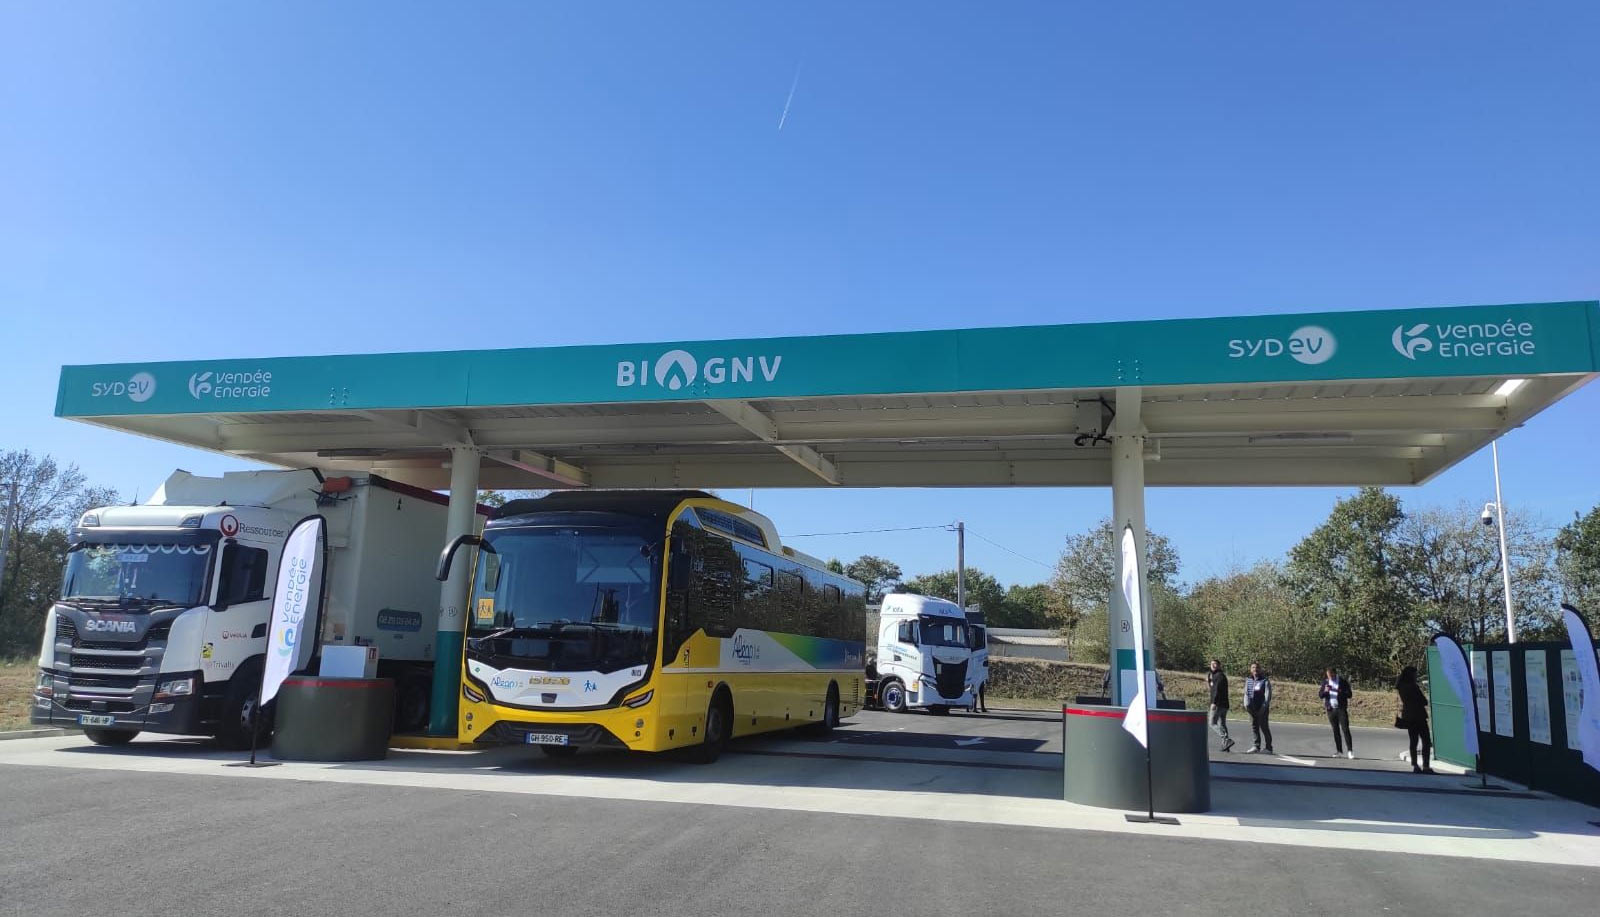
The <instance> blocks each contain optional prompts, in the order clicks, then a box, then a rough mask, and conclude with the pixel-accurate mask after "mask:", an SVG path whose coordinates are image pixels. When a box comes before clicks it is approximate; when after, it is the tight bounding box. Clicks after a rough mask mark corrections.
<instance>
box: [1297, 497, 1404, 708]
mask: <svg viewBox="0 0 1600 917" xmlns="http://www.w3.org/2000/svg"><path fill="white" fill-rule="evenodd" d="M1404 520H1405V513H1404V511H1403V510H1402V509H1401V506H1400V501H1399V500H1398V499H1396V498H1395V497H1394V496H1392V495H1391V494H1389V493H1387V492H1386V491H1384V490H1383V488H1381V487H1363V488H1362V489H1361V490H1360V492H1358V493H1357V494H1356V495H1355V496H1352V497H1348V498H1346V499H1343V500H1340V501H1338V502H1337V503H1335V504H1334V507H1333V511H1332V512H1331V513H1329V515H1328V519H1327V521H1325V522H1323V523H1322V524H1321V525H1319V526H1317V528H1316V529H1314V530H1313V531H1312V532H1311V534H1309V535H1307V536H1306V537H1305V538H1304V539H1302V540H1301V541H1300V543H1299V544H1297V545H1295V546H1294V548H1293V549H1291V550H1290V552H1289V564H1288V566H1287V568H1286V571H1285V572H1286V577H1287V581H1288V584H1289V587H1290V589H1291V591H1292V592H1293V593H1294V596H1295V598H1296V600H1297V603H1298V604H1302V605H1304V606H1305V607H1307V608H1310V609H1312V610H1314V611H1316V612H1318V613H1319V614H1320V615H1321V619H1322V621H1323V623H1324V624H1325V625H1326V627H1327V633H1328V641H1327V643H1326V645H1325V649H1326V650H1327V651H1328V653H1329V658H1328V659H1327V660H1326V663H1328V664H1332V665H1336V666H1338V667H1340V668H1341V669H1343V670H1344V671H1347V672H1349V673H1351V674H1353V675H1355V676H1357V677H1361V678H1367V679H1381V678H1387V677H1393V674H1394V672H1395V671H1396V670H1397V667H1398V666H1400V665H1403V664H1408V663H1412V662H1414V661H1415V660H1417V659H1419V658H1420V657H1421V655H1422V650H1423V648H1424V644H1425V642H1426V640H1425V638H1424V636H1423V628H1422V622H1421V620H1420V616H1419V614H1418V613H1417V609H1416V606H1415V604H1414V603H1413V602H1412V601H1411V599H1410V596H1409V595H1408V594H1407V590H1406V587H1405V584H1404V581H1403V578H1402V575H1403V573H1404V572H1405V560H1406V551H1405V548H1404V546H1403V545H1402V543H1401V540H1400V537H1399V530H1400V526H1401V523H1402V522H1404Z"/></svg>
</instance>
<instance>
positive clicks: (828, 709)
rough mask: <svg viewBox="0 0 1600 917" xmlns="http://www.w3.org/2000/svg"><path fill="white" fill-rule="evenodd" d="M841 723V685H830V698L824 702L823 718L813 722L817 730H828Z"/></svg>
mask: <svg viewBox="0 0 1600 917" xmlns="http://www.w3.org/2000/svg"><path fill="white" fill-rule="evenodd" d="M838 725H839V686H838V685H837V684H830V685H828V699H827V700H825V701H823V702H822V719H820V720H818V721H816V722H815V723H812V724H811V728H812V729H813V730H814V731H816V732H828V731H829V730H831V729H834V728H835V727H837V726H838Z"/></svg>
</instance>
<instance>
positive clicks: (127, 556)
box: [61, 544, 211, 607]
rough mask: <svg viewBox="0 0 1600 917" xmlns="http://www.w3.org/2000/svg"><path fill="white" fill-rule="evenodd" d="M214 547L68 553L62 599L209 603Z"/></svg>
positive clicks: (105, 547) (115, 547) (90, 547)
mask: <svg viewBox="0 0 1600 917" xmlns="http://www.w3.org/2000/svg"><path fill="white" fill-rule="evenodd" d="M210 563H211V546H210V545H206V544H84V545H79V546H77V547H75V548H73V550H72V551H71V553H69V554H68V555H67V571H66V575H65V577H64V579H63V580H62V588H61V597H62V599H64V600H66V601H68V602H76V603H80V604H94V603H107V604H111V603H115V604H118V605H133V606H152V605H181V606H185V607H194V606H196V605H200V604H202V603H203V602H204V601H205V585H206V573H207V572H208V570H209V568H210Z"/></svg>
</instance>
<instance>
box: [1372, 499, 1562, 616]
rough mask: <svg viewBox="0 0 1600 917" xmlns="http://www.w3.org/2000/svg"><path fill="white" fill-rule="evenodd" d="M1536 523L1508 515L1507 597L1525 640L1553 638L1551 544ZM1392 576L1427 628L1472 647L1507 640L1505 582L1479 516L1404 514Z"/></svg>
mask: <svg viewBox="0 0 1600 917" xmlns="http://www.w3.org/2000/svg"><path fill="white" fill-rule="evenodd" d="M1545 528H1546V527H1545V526H1543V525H1542V524H1540V522H1539V521H1538V520H1535V519H1530V518H1529V517H1526V516H1523V515H1520V514H1517V515H1512V514H1509V513H1508V514H1507V515H1506V551H1507V553H1509V554H1510V555H1511V599H1512V606H1513V607H1514V608H1515V609H1516V613H1517V633H1518V636H1519V637H1520V638H1522V639H1533V638H1534V637H1535V635H1538V634H1542V633H1552V632H1553V631H1554V630H1555V627H1556V624H1557V617H1556V607H1557V604H1556V592H1557V582H1556V573H1555V563H1554V556H1553V555H1554V546H1553V543H1552V541H1551V539H1549V538H1547V537H1545V536H1544V535H1543V534H1542V532H1543V531H1544V529H1545ZM1396 538H1397V540H1398V542H1399V552H1398V555H1397V557H1398V560H1399V563H1398V564H1396V567H1395V570H1396V575H1397V576H1398V577H1399V578H1400V580H1401V582H1402V583H1403V584H1404V586H1405V588H1406V590H1407V591H1408V592H1409V593H1410V595H1411V597H1412V599H1413V600H1414V601H1415V602H1416V603H1417V611H1418V613H1419V615H1420V616H1421V618H1422V620H1423V622H1424V623H1425V625H1426V627H1427V629H1428V630H1433V631H1444V632H1446V633H1451V634H1456V635H1458V636H1460V637H1462V638H1464V639H1467V640H1471V641H1472V642H1474V643H1485V642H1496V641H1500V640H1504V639H1505V629H1506V628H1505V620H1506V619H1505V581H1504V579H1503V577H1502V576H1501V570H1500V536H1499V533H1498V532H1497V531H1496V530H1495V529H1494V528H1493V527H1491V526H1485V525H1484V524H1483V523H1482V520H1481V519H1480V517H1479V513H1478V510H1477V509H1475V508H1473V507H1471V506H1468V505H1467V504H1464V503H1463V504H1460V505H1457V506H1456V507H1454V508H1450V509H1444V508H1433V507H1430V508H1427V509H1422V510H1418V511H1416V512H1413V513H1408V514H1407V515H1406V517H1405V520H1404V521H1403V522H1402V523H1401V524H1400V527H1399V528H1398V530H1397V531H1396Z"/></svg>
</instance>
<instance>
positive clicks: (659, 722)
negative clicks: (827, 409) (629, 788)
mask: <svg viewBox="0 0 1600 917" xmlns="http://www.w3.org/2000/svg"><path fill="white" fill-rule="evenodd" d="M463 543H465V544H477V545H478V552H477V555H478V556H477V563H476V566H475V569H474V572H473V581H472V594H471V597H470V599H469V602H468V609H467V624H468V626H467V635H466V637H467V639H466V644H465V651H464V658H463V660H462V673H461V713H460V723H459V727H460V732H459V733H458V735H460V736H461V738H462V740H463V741H470V742H483V743H517V744H529V745H537V746H539V747H540V748H541V749H542V750H543V751H544V752H546V753H547V754H550V755H554V756H566V755H571V754H575V753H576V752H578V751H579V750H580V749H585V748H590V749H605V748H611V749H629V750H632V751H665V750H668V749H675V748H684V749H690V750H691V754H692V755H693V756H694V757H695V758H697V759H698V760H703V761H708V762H709V761H713V760H715V759H716V758H717V756H718V755H720V754H721V752H722V750H723V748H724V747H725V746H726V745H727V742H728V740H729V739H730V738H734V737H738V736H745V735H753V734H755V733H760V732H768V731H772V730H778V729H786V728H793V727H798V726H811V727H813V728H817V729H831V728H833V727H834V726H836V725H838V722H839V720H840V719H841V718H843V717H847V716H851V715H852V714H854V713H855V712H856V711H857V710H859V709H860V706H861V700H862V682H863V678H864V675H865V665H864V657H863V654H864V640H865V636H866V594H865V590H864V589H863V587H862V586H861V584H860V583H857V582H855V581H853V580H850V579H847V578H846V577H843V576H840V575H837V574H834V573H831V572H829V571H828V570H827V568H826V567H825V566H824V565H823V564H822V563H821V562H819V561H817V560H816V559H815V558H811V557H807V556H806V555H804V554H801V553H799V552H796V551H793V550H792V549H789V548H785V547H784V546H783V545H782V543H781V542H780V541H779V539H778V533H777V530H776V529H775V528H774V527H773V525H772V523H771V521H769V520H768V519H767V518H766V517H765V516H763V515H761V514H760V513H756V512H754V511H752V510H749V509H746V508H744V507H741V506H738V505H737V504H733V503H728V502H726V501H723V500H719V499H717V498H715V497H713V496H711V495H710V494H706V493H702V492H699V491H592V492H582V491H572V492H557V493H553V494H551V495H549V496H546V497H541V498H538V499H534V500H514V501H512V502H510V503H507V504H506V505H505V506H502V507H500V508H499V509H498V510H496V511H495V513H494V515H493V516H492V517H491V518H490V520H489V522H488V524H487V525H486V526H485V527H484V531H483V535H482V536H481V538H480V537H477V536H464V537H463V538H462V539H460V540H459V541H458V542H457V544H455V545H452V546H451V548H449V549H448V552H447V554H446V557H445V558H444V561H445V563H444V564H442V565H441V568H442V569H441V578H443V576H444V575H445V574H446V572H447V570H448V564H449V562H450V558H451V557H452V556H453V554H454V552H455V551H456V549H458V548H459V547H460V546H461V545H462V544H463Z"/></svg>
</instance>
